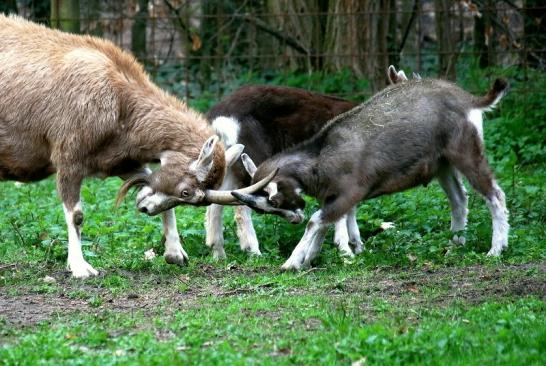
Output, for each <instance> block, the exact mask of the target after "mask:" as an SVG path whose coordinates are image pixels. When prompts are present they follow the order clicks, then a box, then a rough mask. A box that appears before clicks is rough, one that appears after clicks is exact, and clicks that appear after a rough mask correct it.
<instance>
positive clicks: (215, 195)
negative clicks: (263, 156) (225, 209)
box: [205, 169, 279, 205]
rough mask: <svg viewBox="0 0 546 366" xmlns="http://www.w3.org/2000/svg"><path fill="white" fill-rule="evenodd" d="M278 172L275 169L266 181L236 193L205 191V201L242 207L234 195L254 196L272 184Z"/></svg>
mask: <svg viewBox="0 0 546 366" xmlns="http://www.w3.org/2000/svg"><path fill="white" fill-rule="evenodd" d="M278 171H279V169H275V170H274V171H272V172H271V173H269V175H268V176H266V177H265V178H264V179H262V180H260V181H258V182H256V183H254V184H253V185H250V186H248V187H245V188H241V189H237V190H234V191H215V190H212V189H208V190H206V191H205V201H206V203H216V204H219V205H241V202H240V201H239V200H238V199H237V198H236V197H235V196H234V195H233V193H235V194H237V193H238V194H243V195H250V194H253V193H254V192H257V191H259V190H260V189H263V188H264V187H265V186H266V185H267V184H268V183H269V182H271V180H272V179H273V178H274V177H275V175H276V174H277V172H278Z"/></svg>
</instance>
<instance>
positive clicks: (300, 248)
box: [281, 210, 328, 270]
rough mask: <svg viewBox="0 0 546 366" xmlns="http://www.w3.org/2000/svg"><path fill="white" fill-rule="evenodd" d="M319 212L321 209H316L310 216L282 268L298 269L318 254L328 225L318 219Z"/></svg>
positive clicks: (309, 262)
mask: <svg viewBox="0 0 546 366" xmlns="http://www.w3.org/2000/svg"><path fill="white" fill-rule="evenodd" d="M321 213H322V211H321V210H318V211H317V212H315V213H314V214H313V215H312V216H311V219H310V220H309V222H308V223H307V227H306V228H305V233H304V234H303V237H302V238H301V239H300V242H299V243H298V245H296V247H295V248H294V251H293V252H292V254H291V255H290V258H288V260H287V261H286V262H285V263H284V264H283V265H282V267H281V268H282V269H283V270H300V269H301V268H302V267H304V266H308V265H310V264H311V261H312V260H313V258H315V256H316V255H317V254H318V252H319V251H320V246H321V244H322V242H323V241H324V236H325V235H326V230H327V229H328V225H326V224H324V223H323V222H322V220H321V219H320V215H321Z"/></svg>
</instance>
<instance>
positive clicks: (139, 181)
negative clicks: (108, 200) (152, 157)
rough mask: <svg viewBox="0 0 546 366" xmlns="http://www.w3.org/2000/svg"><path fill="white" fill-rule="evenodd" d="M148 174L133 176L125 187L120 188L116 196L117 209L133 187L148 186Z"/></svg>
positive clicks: (125, 183)
mask: <svg viewBox="0 0 546 366" xmlns="http://www.w3.org/2000/svg"><path fill="white" fill-rule="evenodd" d="M148 178H149V177H148V174H147V173H139V174H135V175H133V176H132V177H131V178H129V179H127V180H126V181H125V182H124V183H123V185H122V186H121V187H120V189H119V191H118V194H117V196H116V207H118V206H119V205H120V204H121V202H122V201H123V199H124V198H125V196H126V195H127V193H128V192H129V190H130V189H131V188H133V187H142V186H145V185H146V184H148Z"/></svg>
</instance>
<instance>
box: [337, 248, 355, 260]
mask: <svg viewBox="0 0 546 366" xmlns="http://www.w3.org/2000/svg"><path fill="white" fill-rule="evenodd" d="M339 255H340V257H341V258H347V259H352V258H354V257H355V255H354V253H353V251H352V250H351V249H349V250H344V249H340V250H339Z"/></svg>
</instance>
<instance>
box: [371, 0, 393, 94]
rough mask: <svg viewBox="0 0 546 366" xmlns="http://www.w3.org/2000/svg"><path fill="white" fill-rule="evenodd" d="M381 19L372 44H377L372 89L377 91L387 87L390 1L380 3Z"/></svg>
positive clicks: (382, 0) (384, 0) (383, 0)
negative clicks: (386, 71)
mask: <svg viewBox="0 0 546 366" xmlns="http://www.w3.org/2000/svg"><path fill="white" fill-rule="evenodd" d="M379 13H380V15H379V19H378V22H377V33H376V34H377V37H376V39H375V40H373V41H372V42H371V45H373V44H376V45H377V47H376V49H375V59H376V63H375V70H374V74H373V84H372V88H373V90H374V92H375V91H379V90H381V89H383V88H384V87H385V86H386V85H387V80H386V75H387V74H386V73H385V70H386V69H387V67H388V66H389V50H388V40H387V38H388V32H389V16H388V13H389V0H381V1H379Z"/></svg>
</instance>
